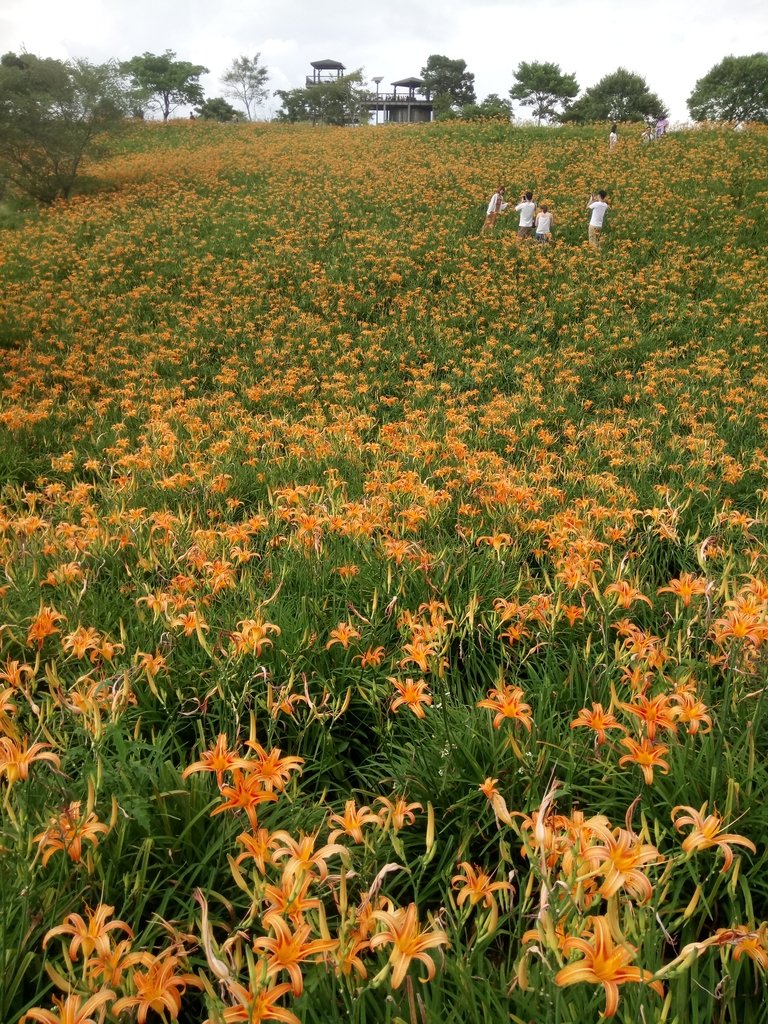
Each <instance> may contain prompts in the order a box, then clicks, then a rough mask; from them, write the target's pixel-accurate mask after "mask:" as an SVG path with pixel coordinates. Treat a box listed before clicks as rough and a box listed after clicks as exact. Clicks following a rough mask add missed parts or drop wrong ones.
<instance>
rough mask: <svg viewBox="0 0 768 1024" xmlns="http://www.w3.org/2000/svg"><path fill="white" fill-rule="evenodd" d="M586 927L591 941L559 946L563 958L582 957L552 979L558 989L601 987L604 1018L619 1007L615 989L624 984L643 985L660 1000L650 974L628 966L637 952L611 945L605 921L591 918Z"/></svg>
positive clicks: (572, 940)
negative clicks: (584, 984) (574, 953)
mask: <svg viewBox="0 0 768 1024" xmlns="http://www.w3.org/2000/svg"><path fill="white" fill-rule="evenodd" d="M590 923H591V925H592V927H593V928H594V935H593V936H592V941H591V942H589V941H587V940H586V939H584V938H576V937H574V936H568V938H566V939H565V941H564V942H563V952H564V953H565V954H566V955H567V954H568V953H570V952H571V950H576V951H578V952H579V953H583V954H584V957H583V959H582V960H578V961H576V963H572V964H568V966H567V967H563V968H562V969H561V970H559V971H558V972H557V974H556V975H555V984H556V985H560V986H562V987H566V986H568V985H578V984H579V983H580V982H583V981H584V982H587V983H588V984H590V985H602V986H603V988H604V989H605V1016H606V1017H613V1015H614V1014H615V1013H616V1010H617V1009H618V1006H619V985H625V984H626V983H627V982H639V983H643V982H645V983H647V984H648V985H650V987H651V988H652V989H653V990H654V992H656V994H657V995H659V996H660V997H661V998H664V986H663V985H662V984H661V982H660V981H653V980H652V979H653V974H652V973H651V971H645V970H642V969H641V968H639V967H630V966H628V965H629V964H630V963H631V962H632V960H633V959H634V956H635V953H636V952H637V951H636V950H635V948H634V947H633V946H628V945H620V946H617V945H615V944H614V941H613V936H612V935H611V929H610V926H609V924H608V918H607V917H592V918H590Z"/></svg>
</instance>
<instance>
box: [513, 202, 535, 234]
mask: <svg viewBox="0 0 768 1024" xmlns="http://www.w3.org/2000/svg"><path fill="white" fill-rule="evenodd" d="M515 212H516V213H519V214H520V224H519V225H518V228H517V237H518V238H531V237H532V236H533V226H534V225H533V218H534V215H535V213H536V203H534V201H533V192H523V193H522V195H521V196H520V202H519V203H518V204H517V206H516V207H515Z"/></svg>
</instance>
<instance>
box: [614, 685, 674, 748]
mask: <svg viewBox="0 0 768 1024" xmlns="http://www.w3.org/2000/svg"><path fill="white" fill-rule="evenodd" d="M621 707H622V709H623V710H624V711H626V712H628V713H629V714H630V715H634V716H635V717H636V718H639V719H640V721H641V722H642V723H643V725H644V726H645V732H646V735H647V736H648V739H649V740H651V741H653V740H655V739H656V730H657V729H666V730H667V732H677V725H676V724H675V719H676V718H677V716H678V715H679V714H680V708H679V706H675V705H674V704H673V703H672V698H671V697H668V696H667V694H665V693H659V694H657V695H656V696H655V697H645V696H643V695H642V694H638V695H637V696H635V697H634V698H633V699H632V702H631V703H629V704H622V705H621Z"/></svg>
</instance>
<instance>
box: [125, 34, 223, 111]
mask: <svg viewBox="0 0 768 1024" xmlns="http://www.w3.org/2000/svg"><path fill="white" fill-rule="evenodd" d="M120 70H121V71H122V73H123V74H124V75H126V76H127V77H128V78H129V79H130V82H131V87H132V90H133V99H134V106H135V107H136V108H137V109H140V110H144V108H146V109H149V110H158V111H159V112H160V113H161V114H162V117H163V120H164V121H167V120H168V118H169V116H170V115H171V114H172V113H173V111H174V110H176V108H177V107H179V106H181V105H182V104H189V105H190V106H197V105H198V104H200V103H202V102H203V89H202V86H201V85H200V82H199V78H200V75H204V74H206V73H207V72H208V68H205V67H203V65H202V64H190V63H189V61H186V60H176V54H175V53H174V52H173V50H166V51H165V53H161V54H156V53H143V54H142V55H141V56H140V57H132V58H131V60H127V61H123V63H121V65H120Z"/></svg>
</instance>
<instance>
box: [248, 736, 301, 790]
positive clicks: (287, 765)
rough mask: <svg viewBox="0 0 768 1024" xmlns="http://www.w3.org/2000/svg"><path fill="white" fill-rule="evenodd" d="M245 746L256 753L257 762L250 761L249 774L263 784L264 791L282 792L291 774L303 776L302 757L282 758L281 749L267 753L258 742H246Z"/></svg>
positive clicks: (288, 756) (274, 749) (276, 748)
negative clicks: (295, 773)
mask: <svg viewBox="0 0 768 1024" xmlns="http://www.w3.org/2000/svg"><path fill="white" fill-rule="evenodd" d="M245 745H246V747H250V748H251V750H255V751H256V760H255V761H252V760H251V761H248V772H249V774H250V775H253V776H254V777H255V778H257V779H258V780H259V781H260V782H261V784H262V785H263V786H264V789H266V790H269V791H270V792H271V791H272V790H275V791H276V792H282V790H284V789H285V787H286V784H287V783H288V780H289V779H290V777H291V772H299V774H301V770H302V768H301V766H302V765H303V764H304V759H303V758H302V757H292V756H291V755H286V756H285V757H281V756H280V755H281V754H282V751H281V750H280V748H279V747H274V748H273V749H272V750H270V751H266V750H265V749H264V747H262V746H261V744H260V743H257V742H256V740H246V741H245Z"/></svg>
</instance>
